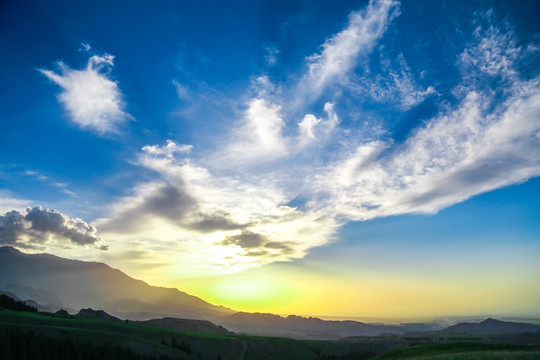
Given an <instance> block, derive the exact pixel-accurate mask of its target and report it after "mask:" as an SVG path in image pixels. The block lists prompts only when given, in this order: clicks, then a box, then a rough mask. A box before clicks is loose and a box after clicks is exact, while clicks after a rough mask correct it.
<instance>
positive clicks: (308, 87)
mask: <svg viewBox="0 0 540 360" xmlns="http://www.w3.org/2000/svg"><path fill="white" fill-rule="evenodd" d="M398 11H399V2H398V1H394V0H380V1H373V0H372V1H370V3H369V5H368V6H367V8H366V9H365V10H359V11H355V12H353V13H351V14H350V16H349V24H348V25H347V27H346V28H345V29H343V30H342V31H341V32H339V33H338V34H336V35H334V36H333V37H332V38H330V39H329V40H327V41H326V42H325V43H324V44H323V46H322V47H323V50H322V52H321V53H319V54H314V55H312V56H310V57H309V58H308V62H309V71H308V73H307V74H306V75H305V76H304V78H303V79H302V81H301V82H300V84H299V89H298V92H299V93H300V94H301V95H300V96H301V97H306V96H307V97H308V98H317V97H319V96H320V95H321V93H322V91H323V90H324V89H325V87H326V86H328V85H329V84H330V83H332V82H335V81H338V80H340V78H341V77H342V76H344V75H346V74H347V73H348V72H349V71H350V70H352V69H353V68H354V66H355V65H356V62H357V59H358V57H359V56H360V55H367V54H369V53H370V52H371V51H372V49H373V47H374V46H375V44H376V42H377V40H379V39H380V38H381V37H382V35H383V34H384V32H385V31H386V28H387V27H388V25H389V23H390V22H391V20H392V19H393V18H394V17H395V16H397V15H398Z"/></svg>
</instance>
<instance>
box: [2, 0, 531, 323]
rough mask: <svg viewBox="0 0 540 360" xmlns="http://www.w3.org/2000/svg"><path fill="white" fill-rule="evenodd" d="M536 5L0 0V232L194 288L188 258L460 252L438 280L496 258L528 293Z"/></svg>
mask: <svg viewBox="0 0 540 360" xmlns="http://www.w3.org/2000/svg"><path fill="white" fill-rule="evenodd" d="M539 14H540V5H539V4H538V2H537V1H532V0H531V1H522V2H520V3H519V6H517V5H516V4H515V3H511V2H507V1H471V2H467V3H463V2H454V1H448V2H446V1H437V2H434V1H414V2H399V1H397V0H381V1H371V2H368V1H332V2H315V1H261V2H253V1H237V2H230V3H225V2H221V1H219V2H218V1H200V2H189V1H162V2H152V3H150V2H136V3H135V4H134V3H133V2H129V1H115V2H112V3H111V2H102V1H95V2H91V3H88V2H86V3H85V2H79V1H74V2H69V3H64V2H59V1H58V2H57V1H51V2H47V3H44V2H38V1H34V2H32V1H5V2H3V3H2V5H1V6H0V32H1V33H2V34H3V36H2V37H1V38H0V49H2V54H3V56H1V57H0V78H1V79H2V80H3V81H2V85H1V86H0V109H1V110H0V111H1V113H0V119H1V120H0V213H2V214H4V215H2V217H1V218H0V219H1V222H0V236H1V237H0V242H2V243H3V244H7V245H13V246H17V247H19V248H21V249H26V251H33V252H36V251H37V252H41V251H47V252H52V253H56V254H59V255H62V256H69V257H75V258H80V259H92V260H100V261H105V262H107V263H109V264H111V265H113V266H115V267H118V268H121V269H123V270H125V271H127V272H128V273H129V274H132V275H134V276H137V277H140V278H143V279H145V280H147V281H149V282H151V283H156V284H162V285H168V286H178V287H180V288H182V286H183V285H185V286H187V290H191V291H193V292H195V293H197V294H200V295H201V296H202V295H207V296H210V297H212V296H214V298H213V299H212V300H213V301H216V302H220V301H221V302H226V301H227V299H225V298H220V297H219V296H218V295H216V294H214V293H212V291H210V290H208V289H206V290H205V289H202V288H200V287H195V286H194V285H193V281H194V280H189V279H200V278H216V279H217V278H219V277H226V276H229V275H230V276H238V275H237V274H254V275H253V277H255V276H257V274H262V273H264V274H265V276H267V275H268V276H274V277H275V278H276V279H278V278H279V277H280V276H284V275H283V273H282V272H280V271H282V270H275V272H274V269H281V268H282V267H285V268H287V269H289V270H287V271H289V272H290V273H291V274H293V273H294V274H296V275H295V276H298V277H299V278H302V279H307V278H308V277H309V276H311V275H309V274H308V275H306V273H304V272H302V274H300V272H301V271H305V270H301V271H300V270H299V269H305V268H306V267H315V268H318V269H327V270H328V273H333V274H335V276H336V277H338V276H339V277H341V278H343V277H344V275H343V274H345V273H347V274H348V275H347V276H349V275H351V274H357V275H360V274H369V273H370V272H374V273H377V274H379V275H381V274H383V275H384V276H386V277H385V278H391V277H392V276H394V275H396V274H403V273H406V274H409V275H410V279H416V280H411V281H417V282H422V276H420V275H419V274H420V273H422V272H424V273H425V272H428V273H429V272H431V273H433V274H435V275H434V276H440V277H441V278H445V276H446V277H448V276H449V274H453V273H456V270H457V269H458V268H460V269H467V271H469V275H466V274H464V273H460V275H456V276H455V277H454V278H453V279H452V281H449V282H448V286H449V287H451V286H454V285H455V284H457V283H459V282H460V281H461V280H463V281H464V280H465V279H466V278H468V277H470V273H474V274H477V276H478V282H479V283H480V282H481V281H483V280H485V279H486V276H488V275H486V273H487V272H488V270H489V269H492V274H498V271H502V270H501V268H500V266H499V265H500V264H502V263H508V264H510V265H508V267H509V269H510V270H511V271H510V272H509V273H511V274H513V275H512V276H513V277H512V276H510V278H509V279H507V280H505V281H508V283H509V284H510V283H512V281H513V280H512V279H514V280H515V278H516V277H521V278H527V279H528V281H529V282H527V283H524V284H523V286H522V287H521V288H519V287H518V288H516V290H515V291H514V293H513V294H514V295H515V296H514V297H513V298H512V299H514V300H513V301H514V303H515V299H519V298H520V297H522V296H525V295H524V294H525V293H526V292H527V291H529V294H530V291H532V292H533V293H534V294H540V286H539V285H538V284H539V283H540V281H538V280H540V279H539V278H538V275H537V274H538V273H540V268H539V267H538V265H535V261H534V259H535V257H536V258H537V257H538V256H540V241H539V235H540V218H539V216H538V215H539V214H540V200H539V199H540V196H539V193H538V192H539V189H540V183H539V180H538V178H537V177H538V175H540V155H539V154H540V67H539V66H538V64H539V63H540V24H538V21H537V18H538V15H539ZM40 206H41V208H39V207H40ZM27 207H31V208H32V210H27ZM36 207H37V208H36ZM9 211H11V212H10V213H8V212H9ZM440 264H446V265H444V266H443V265H440ZM439 265H440V266H439ZM290 267H292V268H293V270H291V269H290ZM261 269H263V270H261ZM294 269H296V270H294ZM493 269H494V270H493ZM497 269H498V270H497ZM285 273H286V272H285ZM271 274H274V275H271ZM535 274H536V275H535ZM246 276H248V275H246ZM351 276H352V275H351ZM381 276H382V275H381ZM475 276H476V275H475ZM345 277H346V276H345ZM473 277H474V276H473ZM186 279H188V280H186ZM329 279H330V278H329ZM374 279H375V278H374ZM349 280H350V282H349V283H347V284H349V285H344V286H354V281H355V280H354V279H353V278H350V279H349ZM190 281H192V282H191V283H190ZM216 281H217V280H216ZM238 281H241V280H238ZM306 281H307V280H306ZM329 281H330V280H329ZM373 281H374V282H375V280H373ZM383 282H384V281H383ZM535 282H536V283H537V285H536V286H535V287H533V288H532V289H530V284H531V283H535ZM190 284H191V285H190ZM452 284H453V285H452ZM189 286H192V288H189ZM208 286H209V287H211V286H213V285H212V284H210V283H209V285H208ZM370 286H371V288H373V286H372V285H367V284H366V288H369V287H370ZM388 286H389V287H391V286H392V284H390V283H388ZM527 288H529V290H527ZM486 289H487V287H486ZM490 289H491V288H490ZM343 291H344V290H343ZM396 291H397V290H396ZM489 291H491V290H489ZM489 291H488V290H486V292H485V293H483V294H482V296H487V295H486V294H487V293H489ZM381 294H382V293H381ZM385 294H386V293H385ZM388 294H389V293H388ZM381 296H382V295H381ZM388 296H389V295H388ZM482 296H480V295H478V296H477V297H475V299H476V300H478V301H480V300H479V299H481V298H482ZM537 298H540V297H537ZM462 300H463V301H462V302H463V304H465V303H466V300H467V298H466V297H463V299H462ZM231 301H232V300H231ZM246 301H247V300H246ZM351 301H352V300H351ZM411 301H412V300H411ZM472 302H474V301H472ZM242 304H244V305H245V302H243V303H242ZM505 304H506V305H504V304H502V305H501V304H499V305H497V306H498V307H497V306H495V307H494V308H493V309H499V310H500V311H501V312H506V313H518V312H521V313H525V312H528V313H531V312H533V311H532V310H531V309H534V308H535V307H536V308H538V305H539V303H538V302H536V303H534V302H533V303H531V302H529V303H527V304H525V305H520V306H518V305H515V306H517V308H516V309H517V310H516V309H513V308H512V306H514V305H512V304H513V303H512V302H511V301H510V300H508V302H507V303H505ZM228 305H229V306H234V303H231V304H228ZM255 305H257V306H258V305H260V304H258V303H257V304H255ZM255 305H253V306H255ZM368 305H369V304H367V305H366V306H368ZM298 306H300V305H298ZM311 309H313V310H312V311H317V310H316V308H315V307H311ZM347 309H353V308H352V305H351V307H350V308H347ZM467 309H469V310H467ZM270 310H276V309H270ZM278 310H279V311H293V310H294V309H293V308H284V310H281V308H280V309H278ZM278 310H276V311H278ZM473 310H474V309H473V308H467V307H466V306H465V305H459V306H456V310H455V311H454V312H455V313H458V312H460V311H461V312H463V311H473ZM499 310H497V311H499ZM321 311H327V310H325V309H321ZM348 311H354V310H348ZM366 311H367V310H366ZM415 311H416V310H414V309H412V308H411V309H410V311H409V313H410V314H413V313H414V314H417V312H415ZM433 311H439V312H444V311H443V310H441V309H434V310H433ZM494 311H495V310H494ZM367 312H369V311H367ZM403 312H404V313H405V312H407V309H406V308H404V309H403ZM450 312H451V311H450V310H448V313H450ZM375 313H376V312H373V314H375ZM358 314H360V311H357V312H356V313H355V314H354V315H358Z"/></svg>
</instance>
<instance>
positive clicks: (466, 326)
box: [443, 318, 540, 334]
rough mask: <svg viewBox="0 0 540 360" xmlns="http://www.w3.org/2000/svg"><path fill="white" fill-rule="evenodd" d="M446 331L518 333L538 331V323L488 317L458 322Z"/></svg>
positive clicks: (539, 330) (539, 326)
mask: <svg viewBox="0 0 540 360" xmlns="http://www.w3.org/2000/svg"><path fill="white" fill-rule="evenodd" d="M443 332H446V333H499V334H519V333H528V332H540V325H533V324H527V323H520V322H510V321H501V320H496V319H492V318H488V319H486V320H484V321H481V322H479V323H469V322H465V323H459V324H456V325H453V326H449V327H447V328H446V329H444V330H443Z"/></svg>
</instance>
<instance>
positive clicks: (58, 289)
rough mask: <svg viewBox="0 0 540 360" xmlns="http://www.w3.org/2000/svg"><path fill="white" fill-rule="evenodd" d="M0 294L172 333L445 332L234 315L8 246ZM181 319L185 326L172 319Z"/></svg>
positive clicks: (107, 271)
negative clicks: (176, 330) (192, 329)
mask: <svg viewBox="0 0 540 360" xmlns="http://www.w3.org/2000/svg"><path fill="white" fill-rule="evenodd" d="M0 290H3V291H4V292H10V293H11V294H14V295H15V296H17V297H18V298H20V299H23V300H32V301H33V302H32V304H33V305H32V306H35V307H37V308H38V309H39V310H41V311H48V312H54V311H57V310H59V309H65V310H67V311H68V312H69V313H71V314H75V313H76V312H77V311H78V310H76V309H88V308H93V309H102V310H104V311H105V312H107V313H108V314H110V315H112V316H114V317H116V318H119V319H129V320H130V321H148V320H150V319H152V320H151V321H154V322H155V323H157V324H160V326H164V327H166V328H171V329H172V328H175V327H180V328H186V326H187V327H189V326H188V324H189V323H188V322H186V321H187V319H194V320H205V321H209V323H207V324H203V323H201V322H198V323H196V324H197V327H199V328H201V329H204V328H208V329H212V331H213V332H215V331H217V332H219V331H227V330H225V329H228V330H230V331H234V332H236V333H245V334H253V335H266V336H283V337H289V338H295V339H339V338H342V337H350V336H374V335H378V334H381V333H394V334H398V333H406V332H413V331H435V330H441V329H442V328H443V326H441V325H439V324H436V323H429V324H422V323H418V324H403V325H381V324H366V323H363V322H359V321H327V320H322V319H318V318H313V317H301V316H295V315H290V316H287V317H283V316H279V315H274V314H261V313H246V312H237V311H235V310H233V309H229V308H226V307H223V306H216V305H213V304H210V303H208V302H206V301H204V300H202V299H200V298H198V297H196V296H192V295H189V294H187V293H185V292H182V291H180V290H178V289H173V288H165V287H157V286H151V285H149V284H147V283H145V282H144V281H141V280H136V279H134V278H131V277H129V276H128V275H126V274H125V273H123V272H121V271H120V270H118V269H113V268H111V267H110V266H108V265H106V264H103V263H98V262H85V261H79V260H69V259H64V258H61V257H58V256H54V255H49V254H26V253H23V252H21V251H19V250H17V249H15V248H13V247H9V246H5V247H0ZM93 315H95V314H93ZM179 318H180V319H183V320H184V321H183V322H182V323H179V322H178V321H176V320H174V319H179ZM194 324H195V323H193V324H191V325H194ZM214 324H216V325H214ZM216 326H222V327H223V330H221V329H217V330H216V329H215V327H216Z"/></svg>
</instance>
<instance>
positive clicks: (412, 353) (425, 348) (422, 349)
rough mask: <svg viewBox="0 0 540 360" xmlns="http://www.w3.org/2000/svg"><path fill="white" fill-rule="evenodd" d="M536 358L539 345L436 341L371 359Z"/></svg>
mask: <svg viewBox="0 0 540 360" xmlns="http://www.w3.org/2000/svg"><path fill="white" fill-rule="evenodd" d="M397 359H407V360H420V359H422V360H453V359H456V360H484V359H490V360H491V359H493V360H533V359H534V360H537V359H540V346H538V345H517V344H497V343H469V342H468V343H460V342H450V343H438V344H426V345H415V346H409V347H406V348H402V349H396V350H391V351H388V352H386V353H383V354H381V355H378V356H375V357H374V358H373V360H397Z"/></svg>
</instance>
